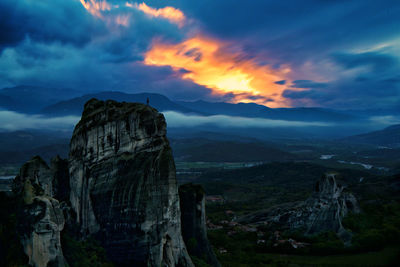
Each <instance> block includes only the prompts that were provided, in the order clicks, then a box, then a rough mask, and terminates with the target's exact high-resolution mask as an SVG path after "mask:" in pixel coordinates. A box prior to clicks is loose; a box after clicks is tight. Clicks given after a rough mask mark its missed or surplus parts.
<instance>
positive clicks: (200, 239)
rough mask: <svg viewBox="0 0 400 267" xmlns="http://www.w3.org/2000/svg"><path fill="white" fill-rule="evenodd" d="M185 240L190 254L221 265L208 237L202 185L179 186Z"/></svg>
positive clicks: (209, 262)
mask: <svg viewBox="0 0 400 267" xmlns="http://www.w3.org/2000/svg"><path fill="white" fill-rule="evenodd" d="M179 198H180V206H181V212H182V214H181V221H182V235H183V240H184V241H185V243H186V246H187V248H188V250H189V253H190V255H194V256H196V257H198V258H200V259H203V260H205V261H206V262H207V263H208V264H210V265H212V266H216V267H218V266H221V265H220V264H219V262H218V260H217V257H216V256H215V254H214V251H213V250H212V247H211V245H210V243H209V241H208V238H207V227H206V209H205V193H204V190H203V188H202V187H201V186H200V185H194V184H185V185H181V186H180V187H179Z"/></svg>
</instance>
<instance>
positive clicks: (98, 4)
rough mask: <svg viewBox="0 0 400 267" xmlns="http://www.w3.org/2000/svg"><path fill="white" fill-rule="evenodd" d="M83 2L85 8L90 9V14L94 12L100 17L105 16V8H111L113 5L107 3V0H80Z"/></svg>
mask: <svg viewBox="0 0 400 267" xmlns="http://www.w3.org/2000/svg"><path fill="white" fill-rule="evenodd" d="M80 1H81V4H82V5H83V7H84V8H86V10H87V11H89V13H90V14H92V15H93V16H95V17H98V18H103V15H102V14H101V11H104V10H110V9H111V6H110V4H108V3H107V1H105V0H104V1H95V0H89V1H85V0H80Z"/></svg>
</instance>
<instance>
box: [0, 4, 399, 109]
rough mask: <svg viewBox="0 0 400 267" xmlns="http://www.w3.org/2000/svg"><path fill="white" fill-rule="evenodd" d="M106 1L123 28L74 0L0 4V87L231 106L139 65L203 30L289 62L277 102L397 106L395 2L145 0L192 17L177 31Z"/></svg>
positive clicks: (263, 58)
mask: <svg viewBox="0 0 400 267" xmlns="http://www.w3.org/2000/svg"><path fill="white" fill-rule="evenodd" d="M108 2H110V3H111V4H120V8H118V10H114V9H113V10H110V11H106V12H107V15H110V16H114V15H117V13H116V12H117V11H118V12H119V13H121V12H122V13H123V14H129V15H130V18H131V20H130V24H129V26H128V27H123V26H116V25H114V26H112V27H110V25H108V24H107V23H105V22H104V21H102V20H100V19H98V18H96V17H94V16H92V15H91V14H90V13H88V12H87V11H86V10H85V9H84V8H83V6H82V5H81V4H80V2H79V1H65V0H43V1H27V0H19V1H12V0H2V1H1V2H0V87H5V86H13V85H19V84H31V85H39V86H46V87H70V88H75V89H79V90H82V92H83V93H84V92H87V91H93V90H121V91H126V92H131V93H134V92H141V91H148V92H158V93H162V94H165V95H167V96H169V97H171V98H173V99H179V100H194V99H205V100H229V99H231V98H232V97H233V95H232V94H227V95H225V96H215V95H212V94H211V92H210V90H209V89H207V88H205V87H203V86H200V85H197V84H194V83H192V82H190V81H187V80H182V79H180V78H179V76H177V75H176V73H175V72H173V71H172V70H171V69H170V68H168V67H161V68H160V67H149V66H144V65H143V64H142V63H141V61H142V59H143V53H144V52H145V51H147V49H149V47H150V46H151V42H152V40H153V39H154V38H161V39H163V40H164V41H168V42H178V41H181V40H183V39H184V38H187V37H188V36H191V35H193V34H195V33H202V34H207V35H208V36H211V37H214V38H218V39H220V40H226V41H230V42H234V43H235V44H238V45H239V46H240V47H241V48H242V49H243V51H245V54H244V55H243V57H247V58H253V59H255V60H257V62H259V63H260V64H269V65H271V66H273V67H280V66H285V65H287V66H289V67H290V69H291V70H292V72H291V74H290V77H289V78H290V79H288V80H283V81H276V83H277V84H280V85H285V86H287V90H285V92H284V94H283V96H284V97H286V98H288V99H289V100H290V101H291V103H292V105H294V106H302V105H311V106H327V107H336V108H365V107H371V106H373V107H395V106H399V105H400V98H399V95H400V75H399V73H398V70H399V69H400V66H399V54H400V49H399V47H400V33H399V31H398V27H399V25H400V16H398V14H400V2H399V1H397V0H381V1H372V0H359V1H315V0H314V1H312V0H306V1H289V0H287V1H272V0H252V1H232V0H229V1H228V0H220V1H214V0H202V1H186V0H175V1H164V0H154V1H152V0H150V1H146V3H147V4H148V5H150V6H154V7H157V8H161V7H165V6H166V5H171V6H174V7H176V8H179V9H180V10H182V11H183V12H184V13H185V15H186V17H187V18H189V20H188V21H189V22H188V25H187V26H185V27H183V28H179V27H178V26H177V25H174V24H172V23H168V21H166V20H162V19H154V18H150V17H148V16H146V15H145V14H143V12H140V11H139V10H136V9H132V8H128V7H124V6H123V5H124V4H125V1H117V0H114V1H111V0H110V1H108ZM193 53H195V51H193ZM290 80H291V81H290ZM299 90H301V91H299ZM251 97H252V96H251V95H249V98H250V99H251Z"/></svg>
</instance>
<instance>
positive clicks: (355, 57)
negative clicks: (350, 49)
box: [333, 52, 399, 73]
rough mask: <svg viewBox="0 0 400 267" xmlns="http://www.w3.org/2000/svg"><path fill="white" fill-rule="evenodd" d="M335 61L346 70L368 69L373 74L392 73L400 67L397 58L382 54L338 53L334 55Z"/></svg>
mask: <svg viewBox="0 0 400 267" xmlns="http://www.w3.org/2000/svg"><path fill="white" fill-rule="evenodd" d="M333 59H334V61H335V62H337V63H338V64H339V65H341V66H343V67H344V68H346V69H353V68H357V67H368V68H370V69H371V72H372V73H382V72H391V71H393V70H394V68H396V69H397V67H399V61H398V59H397V58H395V57H393V56H392V55H388V54H383V53H380V52H365V53H359V54H349V53H336V54H334V55H333Z"/></svg>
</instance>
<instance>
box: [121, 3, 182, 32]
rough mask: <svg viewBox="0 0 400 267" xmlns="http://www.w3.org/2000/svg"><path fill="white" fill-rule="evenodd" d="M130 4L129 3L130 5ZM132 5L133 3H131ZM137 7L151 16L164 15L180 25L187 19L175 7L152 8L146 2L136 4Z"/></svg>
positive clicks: (163, 16)
mask: <svg viewBox="0 0 400 267" xmlns="http://www.w3.org/2000/svg"><path fill="white" fill-rule="evenodd" d="M128 6H129V5H128ZM131 6H132V5H131ZM135 6H136V8H137V9H139V10H141V11H143V12H144V13H145V14H147V15H148V16H150V17H162V18H165V19H167V20H169V21H170V22H172V23H175V24H177V25H178V26H179V27H182V26H183V24H184V21H185V15H184V14H183V13H182V11H180V10H179V9H176V8H174V7H170V6H167V7H164V8H158V9H157V8H152V7H149V6H148V5H146V4H145V3H141V4H139V5H135Z"/></svg>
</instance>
